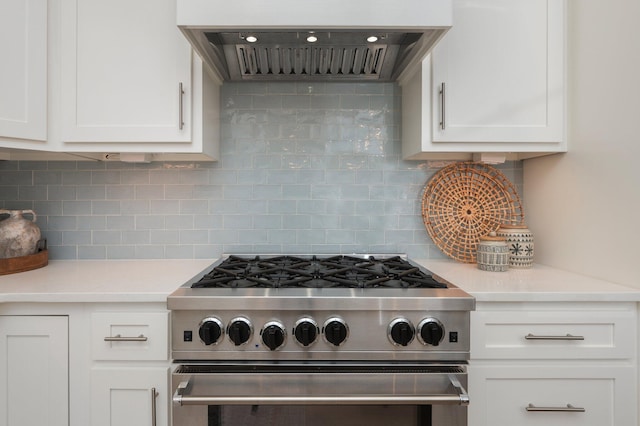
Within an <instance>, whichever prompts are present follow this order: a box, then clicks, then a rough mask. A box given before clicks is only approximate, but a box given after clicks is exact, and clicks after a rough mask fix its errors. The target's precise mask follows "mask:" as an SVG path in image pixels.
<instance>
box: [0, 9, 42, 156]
mask: <svg viewBox="0 0 640 426" xmlns="http://www.w3.org/2000/svg"><path fill="white" fill-rule="evenodd" d="M0 57H1V58H2V62H1V64H2V65H1V66H0V93H1V95H0V141H1V142H2V146H10V147H16V148H19V147H25V148H27V147H28V146H27V143H28V140H31V141H43V140H45V139H46V137H47V0H2V1H0ZM16 139H17V140H16Z"/></svg>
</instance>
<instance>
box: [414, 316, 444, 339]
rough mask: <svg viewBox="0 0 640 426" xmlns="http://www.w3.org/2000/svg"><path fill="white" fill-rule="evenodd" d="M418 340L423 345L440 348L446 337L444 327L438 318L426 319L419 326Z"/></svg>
mask: <svg viewBox="0 0 640 426" xmlns="http://www.w3.org/2000/svg"><path fill="white" fill-rule="evenodd" d="M418 330H420V333H419V334H418V340H420V342H422V344H423V345H431V346H438V345H439V344H440V342H441V341H442V338H443V337H444V326H443V325H442V323H441V322H440V321H438V320H437V319H436V318H425V319H423V320H422V321H420V324H418Z"/></svg>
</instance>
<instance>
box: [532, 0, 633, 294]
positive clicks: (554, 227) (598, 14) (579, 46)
mask: <svg viewBox="0 0 640 426" xmlns="http://www.w3.org/2000/svg"><path fill="white" fill-rule="evenodd" d="M568 11H569V26H568V31H567V37H568V48H569V55H568V63H567V66H568V83H569V86H568V108H567V110H568V143H569V152H568V153H566V154H562V155H555V156H550V157H544V158H537V159H532V160H526V161H525V162H524V203H525V209H526V214H527V222H528V224H529V226H530V228H531V229H532V231H533V232H535V237H536V240H535V244H536V253H535V256H536V262H538V263H542V264H546V265H551V266H555V267H558V268H563V269H568V270H572V271H577V272H582V273H584V274H586V275H591V276H596V277H601V278H605V279H608V280H611V281H614V282H618V283H621V284H626V285H630V286H633V287H638V288H640V167H638V166H639V165H640V162H639V161H640V29H639V27H638V20H639V19H640V1H638V0H607V1H602V0H569V10H568Z"/></svg>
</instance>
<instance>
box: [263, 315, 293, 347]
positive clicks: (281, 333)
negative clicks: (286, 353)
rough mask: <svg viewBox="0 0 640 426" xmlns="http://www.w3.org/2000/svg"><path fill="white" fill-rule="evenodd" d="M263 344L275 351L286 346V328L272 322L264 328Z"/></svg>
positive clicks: (277, 322)
mask: <svg viewBox="0 0 640 426" xmlns="http://www.w3.org/2000/svg"><path fill="white" fill-rule="evenodd" d="M261 334H262V343H264V344H265V346H266V347H268V348H269V349H271V350H272V351H275V350H276V349H278V348H280V347H282V345H284V341H285V339H286V337H287V335H286V331H285V329H284V326H283V325H282V323H280V322H279V321H270V322H268V323H266V324H265V325H264V327H263V328H262V333H261Z"/></svg>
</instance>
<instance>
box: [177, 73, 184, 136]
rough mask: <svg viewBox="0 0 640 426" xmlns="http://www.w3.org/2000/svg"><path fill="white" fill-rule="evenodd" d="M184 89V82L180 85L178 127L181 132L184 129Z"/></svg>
mask: <svg viewBox="0 0 640 426" xmlns="http://www.w3.org/2000/svg"><path fill="white" fill-rule="evenodd" d="M183 104H184V87H183V85H182V82H180V84H178V127H179V128H180V130H182V129H183V128H184V106H183Z"/></svg>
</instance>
